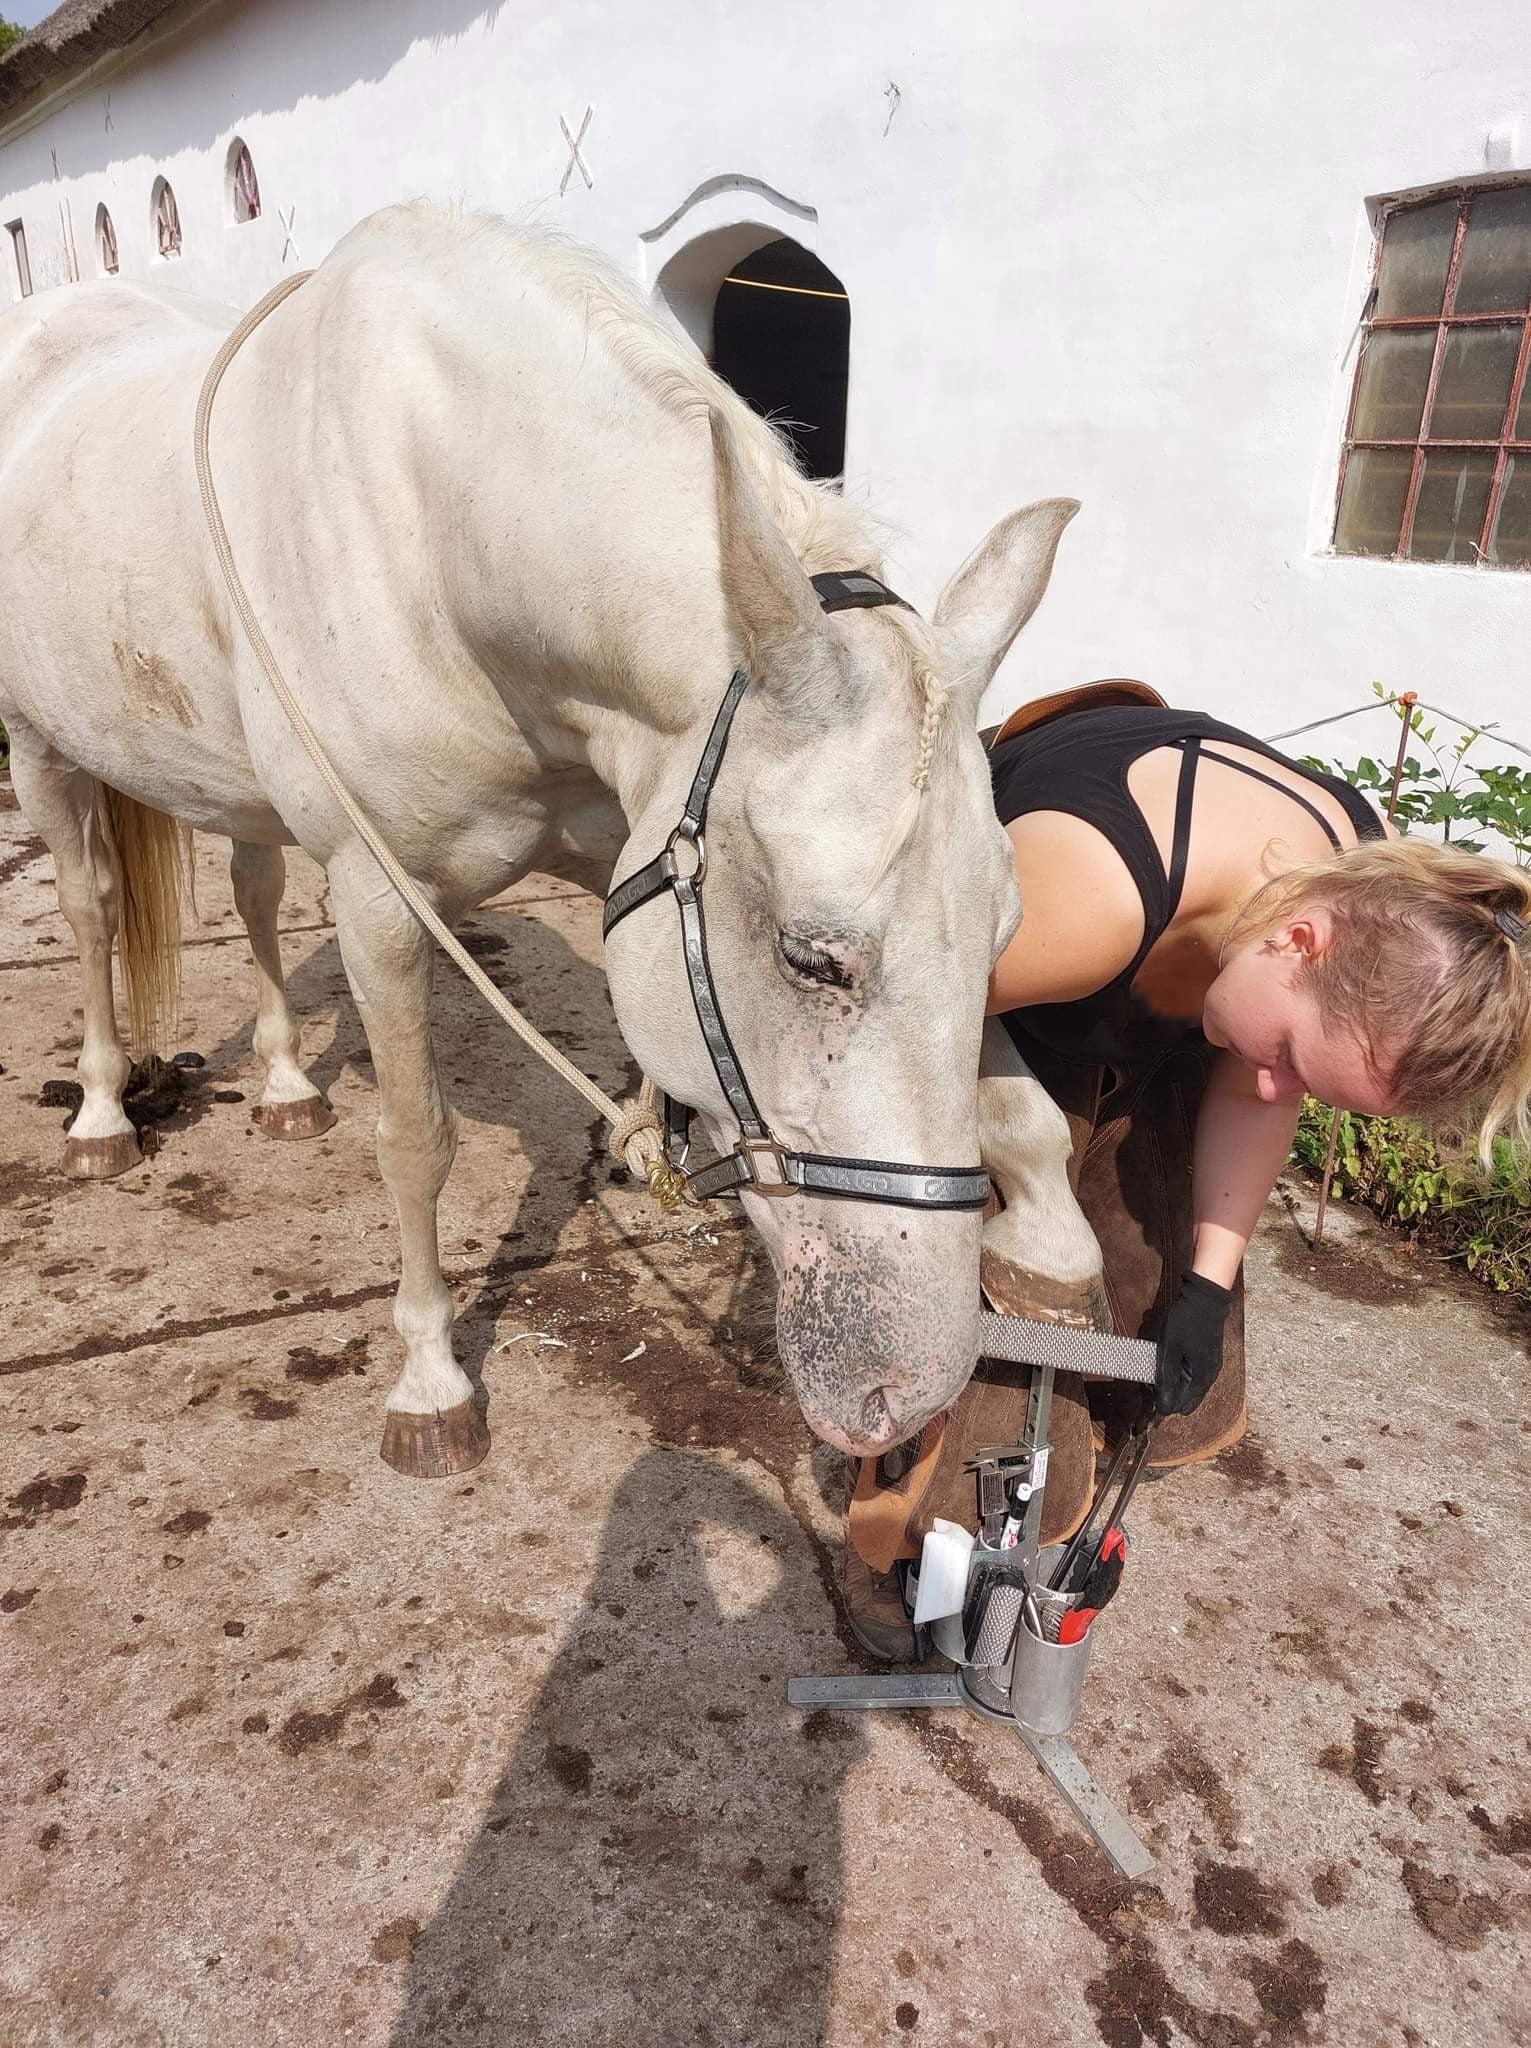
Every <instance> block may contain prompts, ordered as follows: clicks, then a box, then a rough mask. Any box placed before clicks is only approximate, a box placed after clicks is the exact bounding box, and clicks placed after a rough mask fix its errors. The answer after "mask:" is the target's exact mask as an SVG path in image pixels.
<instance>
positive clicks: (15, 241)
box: [5, 220, 32, 299]
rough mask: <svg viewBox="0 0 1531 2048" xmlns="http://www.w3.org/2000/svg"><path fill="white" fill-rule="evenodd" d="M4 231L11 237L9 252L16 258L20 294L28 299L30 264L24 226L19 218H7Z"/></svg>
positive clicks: (30, 277) (30, 293) (30, 292)
mask: <svg viewBox="0 0 1531 2048" xmlns="http://www.w3.org/2000/svg"><path fill="white" fill-rule="evenodd" d="M5 232H6V233H7V234H8V235H9V236H10V238H11V254H12V255H13V256H14V257H15V259H16V282H17V284H18V285H19V286H20V288H21V296H22V297H23V298H24V299H29V298H31V296H32V265H31V263H30V262H29V261H28V259H27V231H26V228H25V227H24V226H23V224H22V223H21V222H20V221H19V220H8V221H7V222H6V224H5Z"/></svg>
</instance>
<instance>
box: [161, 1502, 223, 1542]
mask: <svg viewBox="0 0 1531 2048" xmlns="http://www.w3.org/2000/svg"><path fill="white" fill-rule="evenodd" d="M212 1519H213V1518H212V1516H211V1515H210V1514H209V1513H208V1512H207V1510H206V1508H185V1509H183V1510H182V1512H181V1513H180V1514H178V1515H172V1516H171V1518H170V1520H169V1521H168V1522H161V1524H160V1527H161V1528H162V1529H163V1530H164V1532H165V1534H166V1535H167V1536H196V1535H198V1534H200V1532H201V1531H202V1530H203V1529H205V1528H207V1526H208V1524H209V1523H210V1522H211V1521H212Z"/></svg>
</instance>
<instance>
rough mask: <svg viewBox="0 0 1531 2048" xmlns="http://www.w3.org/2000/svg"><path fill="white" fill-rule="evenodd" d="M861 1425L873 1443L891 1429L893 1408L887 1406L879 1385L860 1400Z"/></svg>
mask: <svg viewBox="0 0 1531 2048" xmlns="http://www.w3.org/2000/svg"><path fill="white" fill-rule="evenodd" d="M861 1426H862V1428H863V1430H864V1431H865V1433H866V1434H867V1436H869V1437H870V1438H871V1439H872V1441H873V1442H874V1443H875V1442H876V1441H877V1440H878V1438H880V1437H885V1436H886V1435H887V1434H888V1432H889V1431H890V1430H891V1429H892V1427H893V1410H892V1409H891V1408H890V1407H889V1406H888V1402H887V1398H886V1396H885V1395H884V1393H883V1390H882V1388H881V1387H877V1388H875V1389H874V1390H873V1392H872V1393H870V1394H868V1395H867V1397H866V1399H865V1400H864V1401H863V1402H862V1404H861Z"/></svg>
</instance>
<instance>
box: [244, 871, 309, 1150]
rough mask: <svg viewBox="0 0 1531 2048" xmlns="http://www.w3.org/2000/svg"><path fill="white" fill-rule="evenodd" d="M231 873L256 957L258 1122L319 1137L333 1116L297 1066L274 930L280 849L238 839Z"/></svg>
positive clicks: (282, 882) (280, 1134) (272, 1133)
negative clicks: (262, 1073)
mask: <svg viewBox="0 0 1531 2048" xmlns="http://www.w3.org/2000/svg"><path fill="white" fill-rule="evenodd" d="M229 874H230V876H231V877H232V879H233V883H234V904H235V908H236V909H237V910H238V912H239V915H240V917H241V918H242V919H243V920H244V927H245V930H246V931H247V932H248V933H249V935H250V951H251V952H252V953H253V954H254V956H255V976H256V985H257V994H256V1006H255V1050H256V1053H257V1055H258V1056H259V1058H260V1059H261V1061H262V1062H263V1063H264V1065H265V1069H266V1086H265V1089H264V1091H263V1092H262V1095H261V1099H260V1105H259V1110H258V1113H257V1117H256V1121H257V1122H258V1123H259V1125H260V1127H261V1129H262V1130H263V1131H264V1132H265V1134H266V1136H267V1137H268V1138H313V1137H317V1136H318V1134H319V1133H320V1132H321V1131H327V1130H328V1129H329V1128H330V1126H331V1124H333V1123H334V1121H335V1112H334V1111H333V1110H332V1109H331V1108H330V1106H329V1104H328V1103H327V1102H326V1101H325V1099H324V1097H323V1096H322V1095H321V1094H320V1093H319V1090H318V1089H317V1088H316V1087H315V1086H314V1084H313V1082H312V1081H310V1080H309V1078H308V1076H307V1074H305V1073H304V1071H303V1069H302V1068H301V1067H300V1066H299V1065H298V1027H297V1024H296V1023H295V1022H294V1020H293V1014H292V1011H291V1010H290V1009H289V1008H288V1006H287V984H286V982H285V980H284V979H283V976H282V949H281V943H280V941H279V939H278V937H277V929H276V918H277V912H278V911H279V910H280V908H281V905H282V890H283V888H284V887H285V886H286V881H287V863H286V861H285V860H284V859H283V856H282V849H281V848H280V847H279V846H251V845H247V844H246V843H245V842H243V841H241V840H237V839H236V840H235V842H234V851H233V856H232V858H231V860H230V862H229Z"/></svg>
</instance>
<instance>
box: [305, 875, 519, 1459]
mask: <svg viewBox="0 0 1531 2048" xmlns="http://www.w3.org/2000/svg"><path fill="white" fill-rule="evenodd" d="M330 884H331V888H332V890H333V894H334V906H335V927H336V931H337V933H338V935H339V939H340V950H341V955H342V958H343V959H344V961H345V968H346V975H347V978H348V979H349V981H350V984H351V991H352V994H353V995H354V996H355V998H356V1006H357V1008H358V1009H359V1010H360V1012H361V1019H362V1023H363V1025H364V1026H365V1028H366V1033H367V1042H368V1044H369V1045H370V1046H371V1048H372V1060H373V1067H374V1071H375V1072H376V1075H377V1085H378V1120H377V1157H378V1165H379V1166H380V1167H381V1168H382V1173H383V1179H384V1180H385V1181H386V1182H387V1184H388V1190H389V1193H390V1194H391V1195H392V1196H393V1199H394V1206H395V1207H396V1209H397V1210H398V1216H399V1251H400V1269H399V1291H398V1293H397V1295H396V1296H395V1298H394V1310H393V1320H394V1327H395V1328H396V1329H397V1330H398V1333H399V1335H400V1336H401V1337H402V1338H403V1339H404V1370H403V1372H402V1373H401V1374H400V1375H399V1378H398V1380H397V1381H396V1383H395V1384H394V1386H393V1388H392V1390H391V1391H390V1393H389V1395H388V1402H387V1410H388V1412H387V1415H386V1418H385V1421H384V1427H383V1456H384V1458H385V1459H386V1460H387V1462H388V1463H389V1464H390V1465H392V1466H393V1467H394V1468H395V1470H397V1471H400V1472H405V1473H408V1474H409V1475H411V1476H412V1477H415V1478H421V1479H434V1478H441V1477H444V1476H445V1475H447V1474H448V1473H452V1472H465V1471H467V1470H468V1469H469V1467H470V1466H473V1465H476V1464H477V1463H478V1462H479V1460H480V1459H481V1458H482V1457H483V1456H484V1454H485V1452H486V1451H487V1450H488V1448H489V1432H488V1430H487V1428H486V1427H485V1425H484V1422H483V1420H482V1418H481V1417H480V1415H479V1412H478V1409H477V1408H476V1407H475V1405H474V1401H473V1382H472V1381H471V1380H470V1379H469V1378H468V1376H467V1374H466V1373H465V1372H463V1371H462V1369H461V1367H460V1366H459V1365H458V1363H457V1361H456V1359H455V1358H454V1357H453V1356H452V1318H453V1308H452V1297H451V1294H450V1293H449V1292H448V1289H447V1285H446V1282H445V1281H444V1280H443V1278H442V1276H441V1257H440V1252H439V1250H438V1247H437V1242H436V1203H437V1200H438V1198H439V1197H440V1194H441V1190H442V1188H443V1186H444V1185H445V1184H446V1177H447V1175H448V1173H449V1172H450V1171H451V1167H452V1157H453V1154H454V1153H455V1151H456V1149H457V1133H456V1129H455V1120H454V1118H453V1116H452V1112H451V1110H450V1109H449V1108H448V1107H447V1104H446V1102H445V1100H444V1098H443V1096H442V1092H441V1077H440V1074H439V1072H438V1069H437V1066H436V1056H435V1052H434V1049H433V1047H432V1044H431V1023H430V1001H431V968H432V964H433V963H432V956H431V941H430V940H429V938H427V936H426V934H425V933H424V932H423V931H422V930H421V929H420V927H419V925H418V924H416V922H415V920H414V918H413V917H412V916H411V915H410V913H409V912H408V911H407V910H406V909H405V907H404V905H403V904H402V903H401V902H400V901H399V899H398V897H396V896H395V895H394V893H393V891H392V889H391V888H390V887H389V885H388V884H387V882H386V881H384V879H383V877H382V876H381V875H380V874H379V873H378V871H377V869H376V868H375V867H374V866H373V865H372V863H371V861H370V859H369V858H368V857H367V856H366V855H364V854H363V855H359V856H358V858H357V861H356V864H355V866H354V867H353V866H352V865H351V864H350V863H349V862H348V861H347V860H345V859H344V858H342V859H341V860H337V861H336V862H334V863H333V864H332V866H331V868H330Z"/></svg>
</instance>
